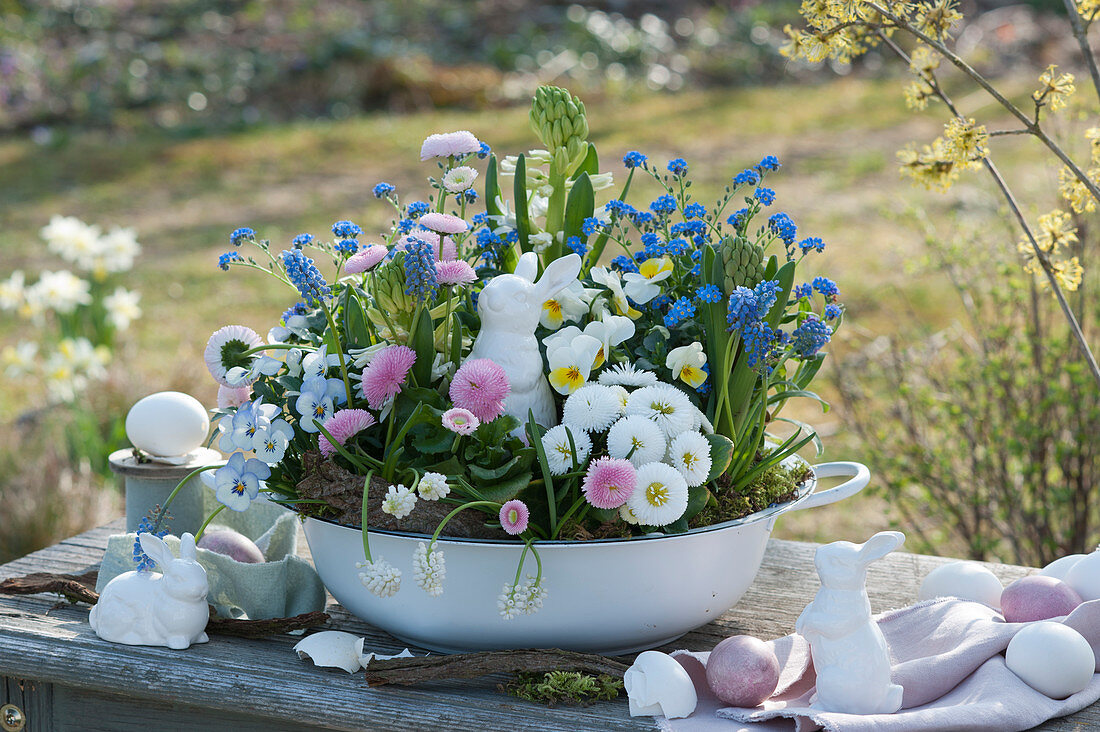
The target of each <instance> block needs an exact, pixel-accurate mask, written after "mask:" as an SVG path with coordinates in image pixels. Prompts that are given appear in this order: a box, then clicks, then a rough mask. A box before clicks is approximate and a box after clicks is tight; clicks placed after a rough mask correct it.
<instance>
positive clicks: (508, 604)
mask: <svg viewBox="0 0 1100 732" xmlns="http://www.w3.org/2000/svg"><path fill="white" fill-rule="evenodd" d="M547 594H549V593H548V592H547V590H546V587H545V586H543V584H542V580H541V579H538V580H536V579H535V578H534V577H532V576H530V575H528V576H527V581H526V582H524V583H522V584H519V585H514V586H513V585H512V584H511V583H508V584H506V585H504V589H503V590H502V591H501V593H500V597H498V598H497V609H498V610H500V617H502V618H504V619H505V620H512V619H513V618H515V617H516V616H517V615H533V614H534V613H537V612H538V611H539V610H540V609H541V608H542V603H543V601H544V600H545V599H546V596H547Z"/></svg>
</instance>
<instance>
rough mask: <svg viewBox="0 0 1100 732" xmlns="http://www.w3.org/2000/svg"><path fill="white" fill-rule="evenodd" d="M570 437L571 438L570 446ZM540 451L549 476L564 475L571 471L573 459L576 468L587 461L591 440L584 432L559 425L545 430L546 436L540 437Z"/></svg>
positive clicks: (590, 450)
mask: <svg viewBox="0 0 1100 732" xmlns="http://www.w3.org/2000/svg"><path fill="white" fill-rule="evenodd" d="M570 437H572V438H573V439H572V446H570ZM542 450H543V452H545V453H546V462H547V464H548V465H549V467H550V473H551V475H565V474H566V473H568V472H569V471H571V470H572V469H573V463H574V458H576V464H577V465H578V466H583V465H584V463H585V461H586V460H588V456H589V454H591V452H592V440H591V439H589V437H588V433H586V432H585V431H584V430H580V429H571V428H569V427H568V426H567V425H564V424H559V425H557V426H556V427H551V428H550V429H548V430H546V434H544V435H543V436H542Z"/></svg>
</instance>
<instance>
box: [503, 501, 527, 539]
mask: <svg viewBox="0 0 1100 732" xmlns="http://www.w3.org/2000/svg"><path fill="white" fill-rule="evenodd" d="M530 518H531V512H530V511H529V510H528V509H527V504H526V503H524V502H523V501H521V500H519V499H518V498H513V499H512V500H510V501H508V502H507V503H505V504H504V505H503V506H501V507H500V526H501V528H502V529H504V530H505V531H507V532H508V533H509V534H511V535H512V536H516V535H517V534H522V533H523V532H524V531H526V530H527V521H528V519H530Z"/></svg>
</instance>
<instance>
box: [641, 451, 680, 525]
mask: <svg viewBox="0 0 1100 732" xmlns="http://www.w3.org/2000/svg"><path fill="white" fill-rule="evenodd" d="M626 505H628V506H630V510H631V512H632V513H633V514H634V515H635V516H636V517H637V518H638V522H639V523H641V524H643V525H645V526H667V525H668V524H671V523H672V522H673V521H675V520H676V519H678V518H680V517H681V516H683V515H684V511H686V510H687V505H688V486H687V482H686V481H685V480H684V476H682V475H680V473H679V471H677V470H676V468H673V467H672V466H671V465H665V464H664V463H648V464H646V465H643V466H641V467H640V468H638V473H637V482H636V483H635V484H634V492H633V493H631V494H630V497H629V498H627V499H626Z"/></svg>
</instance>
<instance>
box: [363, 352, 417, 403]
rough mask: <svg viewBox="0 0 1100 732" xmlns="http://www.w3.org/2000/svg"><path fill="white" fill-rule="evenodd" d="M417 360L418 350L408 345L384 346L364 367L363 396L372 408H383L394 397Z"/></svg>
mask: <svg viewBox="0 0 1100 732" xmlns="http://www.w3.org/2000/svg"><path fill="white" fill-rule="evenodd" d="M415 362H416V351H414V350H413V349H411V348H409V347H408V346H388V347H386V348H383V349H382V350H381V351H379V352H378V353H377V354H375V356H374V358H372V359H371V360H370V363H369V364H367V367H366V368H365V369H363V383H362V390H363V396H364V397H366V399H367V404H369V405H370V408H371V409H381V408H382V406H383V405H384V404H385V403H386V402H388V401H389V400H390V399H393V398H394V396H396V395H397V393H398V392H399V391H401V386H402V384H404V383H405V379H406V378H407V377H408V375H409V369H411V368H412V365H413V364H414V363H415Z"/></svg>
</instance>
